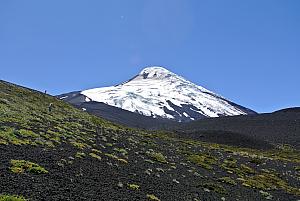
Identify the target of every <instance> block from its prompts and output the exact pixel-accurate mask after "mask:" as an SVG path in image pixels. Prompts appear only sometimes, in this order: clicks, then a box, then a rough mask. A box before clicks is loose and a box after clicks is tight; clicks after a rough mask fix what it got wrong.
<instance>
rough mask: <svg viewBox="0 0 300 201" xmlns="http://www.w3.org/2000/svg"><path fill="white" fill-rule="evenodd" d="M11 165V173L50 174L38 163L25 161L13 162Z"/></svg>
mask: <svg viewBox="0 0 300 201" xmlns="http://www.w3.org/2000/svg"><path fill="white" fill-rule="evenodd" d="M10 164H11V167H10V171H12V172H13V173H18V174H20V173H24V172H29V173H34V174H45V173H48V171H47V170H46V169H45V168H43V167H42V166H39V165H38V164H36V163H32V162H29V161H25V160H11V161H10Z"/></svg>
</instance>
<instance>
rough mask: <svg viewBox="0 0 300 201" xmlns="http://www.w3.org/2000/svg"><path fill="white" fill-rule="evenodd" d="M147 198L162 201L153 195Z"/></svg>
mask: <svg viewBox="0 0 300 201" xmlns="http://www.w3.org/2000/svg"><path fill="white" fill-rule="evenodd" d="M147 198H148V199H149V200H153V201H160V199H158V197H156V196H155V195H153V194H147Z"/></svg>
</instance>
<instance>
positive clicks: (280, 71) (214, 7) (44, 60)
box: [0, 0, 300, 112]
mask: <svg viewBox="0 0 300 201" xmlns="http://www.w3.org/2000/svg"><path fill="white" fill-rule="evenodd" d="M299 11H300V1H299V0H281V1H277V0H247V1H241V0H235V1H233V0H226V1H223V0H219V1H214V0H209V1H201V0H127V1H125V0H89V1H82V0H80V1H79V0H48V1H41V0H26V1H22V0H19V1H15V0H1V1H0V79H4V80H7V81H10V82H14V83H17V84H21V85H25V86H27V87H31V88H34V89H38V90H41V91H43V90H45V89H47V90H48V91H49V93H51V94H60V93H64V92H70V91H74V90H82V89H87V88H92V87H101V86H109V85H114V84H118V83H120V82H122V81H125V80H127V79H129V78H131V77H132V76H134V75H135V74H136V73H138V72H139V71H140V70H141V69H142V68H143V67H145V66H151V65H160V66H164V67H167V68H168V69H169V70H171V71H173V72H175V73H177V74H180V75H182V76H184V77H186V78H187V79H189V80H191V81H193V82H195V83H196V84H198V85H201V86H204V87H206V88H208V89H210V90H213V91H215V92H217V93H219V94H221V95H223V96H225V97H227V98H228V99H230V100H232V101H234V102H236V103H239V104H241V105H244V106H246V107H250V108H251V109H254V110H256V111H258V112H269V111H273V110H277V109H280V108H284V107H291V106H299V105H300V102H299V101H300V92H299V87H300V12H299Z"/></svg>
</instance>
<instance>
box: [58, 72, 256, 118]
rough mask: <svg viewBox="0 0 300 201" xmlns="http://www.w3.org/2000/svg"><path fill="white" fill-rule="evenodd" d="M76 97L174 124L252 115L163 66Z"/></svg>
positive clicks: (82, 92)
mask: <svg viewBox="0 0 300 201" xmlns="http://www.w3.org/2000/svg"><path fill="white" fill-rule="evenodd" d="M80 94H81V95H84V96H85V101H86V102H89V101H94V102H101V103H105V104H107V105H110V106H115V107H118V108H122V109H124V110H128V111H131V112H136V113H139V114H143V115H146V116H152V117H154V118H159V117H161V118H168V119H174V120H176V121H189V120H196V119H200V118H204V117H219V116H231V115H245V114H250V113H255V112H253V111H251V110H249V109H247V108H244V107H242V106H239V105H237V104H234V103H232V102H230V101H228V100H226V99H225V98H223V97H221V96H219V95H217V94H215V93H213V92H211V91H209V90H207V89H205V88H203V87H201V86H197V85H195V84H193V83H191V82H189V81H188V80H186V79H184V78H183V77H181V76H178V75H176V74H175V73H172V72H170V71H169V70H167V69H165V68H163V67H147V68H145V69H143V70H142V71H141V72H140V73H139V74H138V75H137V76H135V77H133V78H132V79H130V80H128V81H127V82H124V83H122V84H119V85H116V86H111V87H102V88H95V89H89V90H85V91H81V92H80ZM64 98H66V97H62V98H61V99H64Z"/></svg>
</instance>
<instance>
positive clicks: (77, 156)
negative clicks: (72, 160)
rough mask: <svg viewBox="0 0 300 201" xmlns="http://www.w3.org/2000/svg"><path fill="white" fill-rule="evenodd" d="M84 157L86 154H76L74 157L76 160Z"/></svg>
mask: <svg viewBox="0 0 300 201" xmlns="http://www.w3.org/2000/svg"><path fill="white" fill-rule="evenodd" d="M85 156H86V154H85V153H84V152H77V153H76V155H75V157H76V158H84V157H85Z"/></svg>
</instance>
